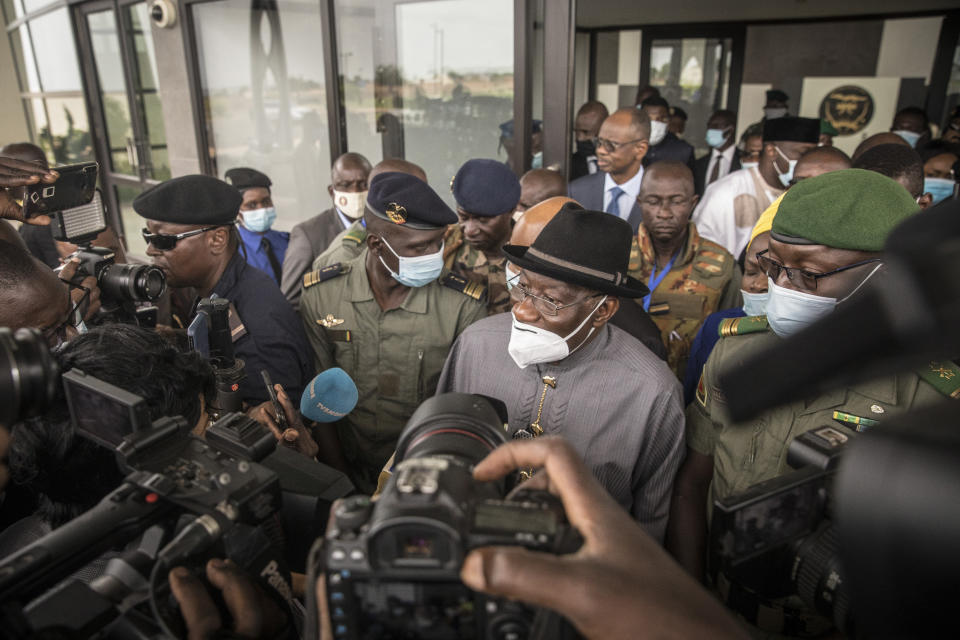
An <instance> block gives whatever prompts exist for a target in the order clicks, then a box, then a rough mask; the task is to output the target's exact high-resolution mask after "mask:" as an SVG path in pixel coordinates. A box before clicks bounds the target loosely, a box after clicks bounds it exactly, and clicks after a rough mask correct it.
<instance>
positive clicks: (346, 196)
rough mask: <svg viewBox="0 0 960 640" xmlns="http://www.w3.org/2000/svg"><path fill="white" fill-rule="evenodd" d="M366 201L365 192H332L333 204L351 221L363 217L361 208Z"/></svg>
mask: <svg viewBox="0 0 960 640" xmlns="http://www.w3.org/2000/svg"><path fill="white" fill-rule="evenodd" d="M366 201H367V192H366V191H358V192H356V193H352V192H349V191H336V190H334V192H333V203H334V204H335V205H336V206H337V209H339V210H340V213H342V214H343V215H345V216H347V217H348V218H350V219H351V220H357V219H359V218H360V216H362V215H363V206H364V203H366Z"/></svg>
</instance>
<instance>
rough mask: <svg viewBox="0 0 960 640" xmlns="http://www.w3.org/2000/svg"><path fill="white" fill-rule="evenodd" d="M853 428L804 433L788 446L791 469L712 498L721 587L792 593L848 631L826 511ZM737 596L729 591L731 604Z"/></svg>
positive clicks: (714, 560) (713, 553) (846, 601)
mask: <svg viewBox="0 0 960 640" xmlns="http://www.w3.org/2000/svg"><path fill="white" fill-rule="evenodd" d="M853 433H854V432H852V431H848V430H846V429H844V428H842V427H839V426H836V427H835V426H824V427H820V428H818V429H814V430H812V431H808V432H806V433H803V434H801V435H799V436H797V437H796V439H794V441H793V442H791V443H790V448H789V450H788V452H787V464H789V465H790V466H791V467H793V468H794V469H796V470H795V471H793V472H791V473H787V474H784V475H782V476H779V477H777V478H773V479H771V480H768V481H766V482H761V483H759V484H756V485H754V486H752V487H750V488H749V489H747V490H746V491H745V492H743V493H740V494H737V495H733V496H728V497H726V498H723V499H721V500H717V501H716V503H715V506H714V509H713V520H712V524H711V545H710V559H711V563H710V564H711V568H713V569H716V570H719V571H720V572H721V573H722V575H723V580H726V581H730V583H729V584H725V585H724V587H723V590H726V591H728V592H730V591H736V590H738V589H742V588H746V589H748V590H749V591H750V592H752V593H754V594H763V597H764V598H771V599H772V598H780V597H784V596H788V595H791V594H793V593H796V594H798V595H799V596H800V597H801V598H802V599H803V600H804V602H806V603H807V604H808V605H810V606H811V607H813V608H814V609H815V610H816V611H817V612H819V613H820V614H821V615H823V616H824V617H826V618H828V619H831V620H833V621H834V624H835V625H836V626H837V628H838V629H840V630H842V631H845V632H847V633H852V632H853V620H852V618H851V616H850V595H849V593H848V590H847V582H846V579H845V575H844V573H843V571H842V570H841V568H840V563H839V560H838V553H839V550H838V547H839V539H838V537H837V531H836V528H835V526H834V524H833V521H832V513H831V507H832V503H833V500H832V483H833V476H834V473H835V472H836V468H837V464H838V463H839V461H840V455H841V453H842V452H843V449H844V447H845V446H846V444H847V442H848V441H849V439H850V438H851V437H852V435H853ZM737 600H738V598H737V596H736V595H732V596H730V595H728V597H727V601H728V602H729V603H730V604H731V606H734V607H736V605H737Z"/></svg>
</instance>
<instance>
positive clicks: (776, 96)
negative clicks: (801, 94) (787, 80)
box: [767, 89, 790, 102]
mask: <svg viewBox="0 0 960 640" xmlns="http://www.w3.org/2000/svg"><path fill="white" fill-rule="evenodd" d="M771 100H773V101H774V102H787V101H788V100H790V96H788V95H787V94H785V93H784V92H783V91H780V89H768V90H767V102H770V101H771Z"/></svg>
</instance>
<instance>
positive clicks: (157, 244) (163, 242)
mask: <svg viewBox="0 0 960 640" xmlns="http://www.w3.org/2000/svg"><path fill="white" fill-rule="evenodd" d="M219 226H221V225H214V226H212V227H204V228H203V229H194V230H193V231H185V232H183V233H178V234H176V235H169V234H166V233H150V230H149V229H147V228H144V229H143V230H142V231H141V233H142V234H143V241H144V242H146V243H147V244H152V245H153V248H154V249H156V250H157V251H172V250H173V248H174V247H176V246H177V243H178V242H180V241H181V240H183V239H184V238H189V237H191V236H198V235H200V234H201V233H206V232H207V231H212V230H213V229H216V228H218V227H219Z"/></svg>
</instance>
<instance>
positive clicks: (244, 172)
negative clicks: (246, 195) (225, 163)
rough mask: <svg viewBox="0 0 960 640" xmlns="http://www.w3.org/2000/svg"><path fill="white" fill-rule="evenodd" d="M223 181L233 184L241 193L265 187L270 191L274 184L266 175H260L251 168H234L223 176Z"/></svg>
mask: <svg viewBox="0 0 960 640" xmlns="http://www.w3.org/2000/svg"><path fill="white" fill-rule="evenodd" d="M223 179H224V180H226V181H227V183H228V184H232V185H233V186H234V187H236V188H237V189H239V190H240V191H244V190H246V189H252V188H254V187H263V188H265V189H269V188H270V186H271V185H272V184H273V183H272V182H270V178H269V177H268V176H267V174H265V173H260V172H259V171H257V170H256V169H251V168H250V167H234V168H233V169H229V170H228V171H227V172H226V173H225V174H223Z"/></svg>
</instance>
